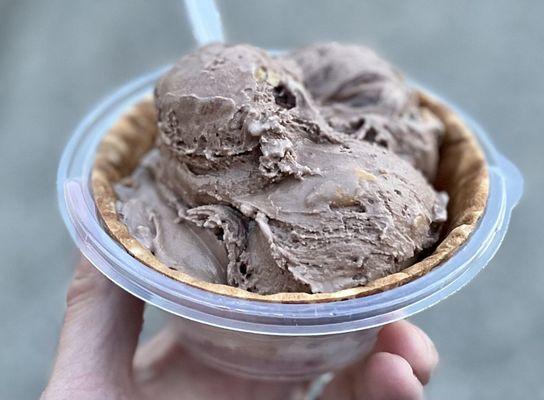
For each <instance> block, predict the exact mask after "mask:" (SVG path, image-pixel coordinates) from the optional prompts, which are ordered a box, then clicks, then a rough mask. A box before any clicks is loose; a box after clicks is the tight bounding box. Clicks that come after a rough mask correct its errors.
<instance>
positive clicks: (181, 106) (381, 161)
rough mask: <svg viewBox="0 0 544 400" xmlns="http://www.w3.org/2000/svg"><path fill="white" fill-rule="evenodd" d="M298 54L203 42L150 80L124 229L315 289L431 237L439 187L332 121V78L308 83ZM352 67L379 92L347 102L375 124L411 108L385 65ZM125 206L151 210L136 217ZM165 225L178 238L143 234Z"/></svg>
mask: <svg viewBox="0 0 544 400" xmlns="http://www.w3.org/2000/svg"><path fill="white" fill-rule="evenodd" d="M334 46H336V45H334ZM334 48H335V47H334ZM300 54H301V53H298V55H297V56H296V57H295V59H297V60H298V59H299V58H300ZM365 60H366V61H365ZM376 60H378V61H379V62H378V61H376ZM345 62H349V58H347V59H345ZM299 63H300V64H301V65H300V66H301V69H299V68H298V67H297V65H296V63H294V62H293V61H292V60H290V59H288V58H285V57H282V58H279V59H278V58H272V57H271V56H269V55H268V54H267V53H265V52H264V51H262V50H260V49H257V48H255V47H251V46H248V45H237V46H225V45H219V44H216V45H211V46H206V47H204V48H202V49H200V50H198V51H196V52H194V53H191V54H189V55H187V56H185V57H183V58H182V59H181V60H180V61H178V62H177V63H176V65H175V66H174V67H173V68H172V70H171V71H170V72H168V73H167V74H166V75H165V76H164V77H163V78H162V79H161V80H160V82H159V83H158V84H157V87H156V90H155V104H156V108H157V111H158V128H159V137H158V143H157V149H156V150H153V151H152V153H150V155H148V157H147V158H146V162H145V163H144V164H142V165H141V166H140V168H139V169H138V170H137V171H136V173H135V174H133V176H132V178H131V181H130V182H127V181H124V182H122V183H121V184H120V185H117V188H116V190H117V192H118V195H119V199H120V202H119V204H118V208H119V213H120V214H121V216H122V218H123V219H124V221H125V222H126V224H127V226H128V227H129V230H130V231H131V233H132V234H133V235H134V236H135V237H136V238H137V239H139V240H140V241H142V243H143V244H144V245H146V246H147V247H148V248H150V249H154V252H155V254H156V255H157V257H158V258H159V259H161V260H162V261H163V262H165V263H169V265H172V266H173V267H174V268H180V269H183V270H184V272H188V273H192V274H193V275H194V274H195V272H194V271H195V270H199V269H202V270H203V271H207V272H206V273H205V274H204V273H197V274H198V276H199V277H202V278H205V277H206V276H207V277H208V279H209V280H210V281H211V282H215V283H228V284H230V285H233V286H237V287H240V288H243V289H246V290H248V291H253V292H257V293H261V294H270V293H278V292H293V291H297V292H313V293H319V292H332V291H336V290H340V289H345V288H350V287H355V286H359V285H362V284H365V283H367V282H369V281H372V280H374V279H377V278H379V277H382V276H385V275H387V274H390V273H393V272H396V271H399V270H400V269H402V268H404V267H405V266H407V265H409V264H410V263H413V262H414V260H415V259H417V257H418V255H419V254H421V252H422V251H424V250H426V249H429V248H431V247H432V246H433V245H434V244H435V243H436V241H437V240H438V236H439V232H440V227H441V225H442V223H443V222H444V221H445V219H446V210H445V205H446V202H447V197H446V196H445V195H444V194H440V193H437V192H436V191H434V189H433V188H432V186H431V185H430V184H429V183H428V182H427V181H426V179H425V178H424V176H423V175H422V174H421V173H420V172H419V171H418V170H416V169H415V168H414V166H413V165H412V164H416V163H415V162H414V160H412V159H409V158H408V157H403V158H406V159H407V160H404V159H403V158H401V157H399V156H398V155H397V154H395V153H394V152H392V151H390V150H389V149H388V148H389V147H391V146H382V145H381V144H380V143H378V142H377V141H371V140H368V139H364V138H363V139H364V140H361V137H360V136H359V135H357V134H355V133H354V132H348V131H346V130H343V129H340V128H339V127H338V126H337V125H335V124H334V123H333V122H332V120H331V118H330V113H332V110H333V108H330V107H329V108H327V107H328V105H327V103H326V101H324V99H325V98H329V99H331V98H334V96H331V93H338V90H335V89H331V88H332V87H333V86H334V85H332V83H334V79H332V77H333V76H331V79H332V80H331V82H328V83H323V84H322V85H321V87H319V79H318V78H316V77H314V78H311V79H310V78H309V76H310V75H311V72H309V71H308V68H307V67H305V66H304V65H303V64H302V63H301V62H299ZM365 66H366V68H367V69H369V70H372V69H375V70H376V71H377V72H380V71H381V73H382V75H381V76H383V80H389V81H388V82H389V83H387V84H386V86H387V85H389V86H390V87H391V89H390V90H389V89H388V90H387V91H382V92H380V93H381V94H380V95H379V96H374V97H373V98H372V99H370V100H368V101H366V100H365V101H364V102H362V103H361V102H355V103H353V102H352V103H350V104H349V107H351V108H353V110H354V112H355V111H357V112H359V113H360V114H361V115H364V116H366V115H371V116H379V117H382V118H385V119H386V122H387V121H390V120H393V121H395V118H401V119H402V118H407V117H406V116H405V112H415V111H417V110H418V107H417V103H415V102H414V100H410V99H409V98H410V97H411V93H410V92H409V90H408V89H405V87H404V83H403V82H402V80H401V79H400V77H398V75H397V74H396V73H395V72H394V71H393V69H392V68H391V67H389V66H388V64H387V63H385V62H383V61H381V60H380V59H379V58H377V57H375V58H372V57H370V58H368V59H364V58H363V59H362V60H360V64H359V65H358V68H359V69H361V70H364V68H365ZM354 68H355V67H354ZM301 70H302V72H301ZM312 76H313V75H312ZM315 76H320V75H319V74H318V75H315ZM341 76H345V77H348V74H347V73H344V74H341V73H340V74H339V75H338V76H337V77H336V78H335V79H337V80H338V79H340V78H341ZM348 78H349V77H348ZM322 79H325V78H322ZM380 79H381V78H380ZM395 79H396V80H395ZM312 82H313V83H312ZM349 82H352V83H353V88H352V89H357V88H358V89H357V90H358V91H364V90H366V89H368V86H367V85H366V84H362V85H361V86H357V85H358V84H357V82H353V80H352V81H350V80H349V79H348V80H347V83H346V85H347V86H350V85H349ZM347 86H346V89H345V90H348V89H347ZM378 86H379V85H378ZM327 93H328V94H327ZM389 94H392V95H391V97H392V99H389V98H388V96H389ZM344 97H345V96H344ZM366 97H369V96H367V95H366V94H362V95H361V97H360V98H361V99H362V98H366ZM405 97H406V99H404V98H405ZM399 99H400V100H399ZM403 99H404V100H403ZM335 101H336V100H335ZM363 103H364V104H363ZM372 104H374V105H373V106H372ZM404 109H407V110H409V111H405V110H404ZM369 110H372V111H369ZM385 110H388V111H385ZM429 114H430V112H429ZM339 115H341V117H342V118H343V117H344V114H339ZM432 118H434V117H432ZM417 128H419V127H414V129H417ZM437 129H438V128H437ZM406 136H413V135H409V134H406ZM406 140H408V139H406ZM437 143H438V142H437V141H435V142H434V144H435V147H436V148H435V149H434V151H435V152H436V154H438V144H437ZM396 146H397V147H395V148H396V149H398V148H402V149H404V148H406V149H407V150H406V151H407V152H409V151H410V148H408V147H406V146H405V147H401V146H402V145H401V144H397V145H396ZM407 154H408V153H407ZM410 154H411V153H410ZM401 156H402V154H401ZM418 156H420V154H418ZM433 162H434V161H433ZM411 163H412V164H411ZM416 166H417V165H416ZM144 170H145V171H144ZM138 171H139V172H138ZM143 177H145V179H143ZM157 202H161V206H158V205H157ZM164 204H166V205H167V207H163V205H164ZM129 208H130V209H137V210H147V211H146V212H147V213H148V214H149V215H151V216H153V217H152V218H148V219H147V220H146V219H145V218H141V217H139V218H137V219H136V218H135V217H132V216H131V215H134V214H135V213H134V212H130V210H129ZM166 214H168V215H166ZM139 215H141V212H140V214H139ZM135 221H137V222H136V223H135ZM161 221H163V222H161ZM161 225H164V226H161ZM166 225H167V226H168V230H169V231H171V230H172V229H174V230H175V229H178V230H179V231H180V232H181V231H183V232H184V234H179V235H178V236H177V237H182V238H184V239H183V240H180V245H179V246H176V245H175V244H172V243H171V242H170V243H167V242H168V241H169V240H174V237H175V236H174V235H169V236H168V235H164V234H162V235H159V234H155V235H153V232H165V231H166V230H165V229H163V228H164V227H165V226H166ZM210 232H211V233H212V235H210ZM144 233H145V238H144V237H143V236H142V235H143V234H144ZM187 238H193V240H192V241H191V240H187ZM193 244H194V245H193ZM187 245H189V247H192V248H191V250H190V251H189V249H186V247H185V246H187ZM218 246H219V247H220V248H221V249H219V250H218ZM195 248H196V249H198V250H197V253H194V252H195ZM169 249H170V250H169ZM188 252H189V253H191V254H195V256H194V257H191V260H187V257H184V254H185V255H186V254H187V253H188ZM181 257H184V258H183V260H181ZM198 260H200V261H198ZM199 262H200V263H203V264H204V265H203V266H202V267H199V265H198V263H199ZM189 264H190V265H189ZM214 268H215V273H214ZM191 271H192V272H191ZM223 279H224V281H223Z"/></svg>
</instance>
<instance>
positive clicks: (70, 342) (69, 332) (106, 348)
mask: <svg viewBox="0 0 544 400" xmlns="http://www.w3.org/2000/svg"><path fill="white" fill-rule="evenodd" d="M142 313H143V302H142V301H141V300H139V299H137V298H135V297H133V296H132V295H130V294H129V293H127V292H125V291H124V290H122V289H121V288H119V287H117V286H116V285H115V284H113V283H112V282H110V281H109V280H108V279H106V278H105V277H104V276H102V275H101V274H100V273H99V272H98V271H97V270H96V269H95V268H94V267H92V266H91V265H90V264H89V262H88V261H87V260H85V259H83V258H82V261H81V262H80V264H79V265H78V266H77V268H76V271H75V274H74V279H73V281H72V283H71V284H70V287H69V288H68V294H67V310H66V315H65V319H64V325H63V327H62V331H61V336H60V341H59V349H58V355H57V360H56V361H55V366H54V368H53V376H52V377H51V383H50V386H55V385H59V386H60V387H61V388H62V390H63V391H70V390H72V391H73V390H78V391H79V390H82V391H84V392H93V391H95V390H100V389H105V388H107V387H108V386H113V387H117V388H118V389H121V390H122V387H123V386H125V385H127V386H128V385H130V379H131V374H132V359H133V356H134V351H135V349H136V345H137V344H138V336H139V334H140V330H141V327H142ZM125 387H126V386H125Z"/></svg>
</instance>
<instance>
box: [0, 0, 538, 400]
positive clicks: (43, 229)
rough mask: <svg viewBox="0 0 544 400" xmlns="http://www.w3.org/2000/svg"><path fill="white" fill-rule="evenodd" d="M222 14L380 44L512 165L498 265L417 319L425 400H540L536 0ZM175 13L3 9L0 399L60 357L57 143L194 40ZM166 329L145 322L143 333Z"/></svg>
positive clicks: (308, 6)
mask: <svg viewBox="0 0 544 400" xmlns="http://www.w3.org/2000/svg"><path fill="white" fill-rule="evenodd" d="M291 3H292V4H293V7H294V10H291V11H288V10H287V9H286V7H287V5H288V4H291ZM221 5H222V10H223V12H224V15H225V17H224V18H225V24H226V25H227V26H228V37H229V38H231V40H232V41H248V42H252V43H254V44H257V45H261V46H268V47H276V48H277V47H286V46H294V45H298V44H303V43H308V42H310V41H313V40H316V39H336V40H339V41H342V40H344V41H352V42H363V43H367V44H370V45H372V46H375V47H376V48H377V49H378V50H380V51H381V52H382V53H383V54H385V55H386V56H387V57H388V58H389V59H390V60H392V61H393V62H395V63H396V64H397V65H399V66H400V67H401V68H402V69H403V70H404V71H406V73H407V74H408V75H410V76H411V77H413V78H414V79H416V80H418V81H420V82H423V83H425V84H426V85H427V86H429V87H431V88H433V89H434V90H436V91H437V92H439V93H441V94H443V95H444V96H445V97H447V98H449V99H451V100H452V101H454V102H455V103H457V104H458V105H460V106H462V108H463V109H464V110H466V111H467V112H468V113H469V114H471V115H472V116H473V117H475V118H476V119H477V120H478V121H479V122H480V123H481V125H483V126H484V127H485V128H486V129H487V130H488V131H489V132H490V134H491V136H492V137H493V139H494V140H495V141H496V143H497V145H498V146H499V148H500V149H501V150H503V151H504V152H505V153H506V154H507V155H508V156H509V157H510V158H511V159H513V160H514V161H515V163H516V164H517V165H518V166H520V168H521V169H522V171H523V173H524V175H525V179H526V191H525V196H524V198H523V201H522V203H521V204H520V206H519V207H518V209H517V210H516V212H515V214H514V218H513V221H512V225H511V229H510V231H509V233H508V236H507V238H506V240H505V242H504V245H503V247H502V249H501V250H500V251H499V253H498V254H497V256H496V257H495V260H494V261H493V262H492V264H491V265H490V266H489V267H488V269H486V270H485V272H484V273H482V274H481V275H480V276H479V277H478V278H477V279H476V280H475V281H474V282H473V283H472V284H471V285H470V286H469V287H467V288H465V289H464V290H463V291H462V292H461V293H459V294H457V295H455V296H453V297H451V298H449V299H448V300H446V301H444V302H443V303H441V304H440V305H438V306H436V307H434V308H432V309H431V310H428V311H426V312H425V313H423V314H421V315H419V316H417V317H416V318H414V320H415V321H416V322H417V323H419V324H420V325H421V326H422V327H423V328H424V329H425V330H426V331H427V332H428V333H429V334H430V335H431V336H432V338H433V339H434V340H435V341H436V343H437V347H438V349H439V350H440V352H441V357H442V358H441V365H440V368H439V370H438V372H437V374H436V376H435V377H434V379H433V381H432V383H431V384H430V385H429V387H428V397H429V398H430V399H478V400H484V399H526V398H527V399H528V398H531V399H536V398H542V399H544V381H543V380H542V377H543V376H544V340H542V335H543V333H544V302H543V297H544V296H543V294H542V289H541V287H542V285H543V284H544V268H543V264H542V260H543V259H544V245H543V243H544V234H543V230H542V226H544V213H543V212H542V210H541V208H540V207H542V196H543V195H544V190H543V188H544V174H543V173H542V171H544V158H543V157H542V151H543V149H544V135H543V133H542V120H543V114H544V77H543V74H542V71H543V70H544V24H542V21H541V19H542V15H544V2H541V1H537V0H534V1H506V0H480V1H478V2H474V1H470V0H458V1H455V2H452V1H447V0H440V1H432V2H431V1H426V0H413V1H410V2H408V1H404V2H399V1H393V0H387V1H379V2H378V1H373V2H371V1H366V2H361V1H338V2H327V1H298V2H289V1H287V0H282V1H267V2H244V1H241V0H240V1H222V2H221ZM242 5H246V8H245V11H242ZM184 18H185V17H184V12H183V9H182V7H181V5H180V2H178V1H162V2H151V1H145V0H137V1H136V0H131V1H129V0H117V1H110V2H105V1H94V2H90V1H83V0H78V1H58V0H51V1H30V0H27V1H15V0H12V1H9V0H0V90H1V94H2V95H1V96H0V183H1V186H0V187H1V188H2V195H1V200H0V221H1V222H0V227H1V228H0V252H1V254H2V261H1V262H0V315H2V316H3V317H2V322H0V343H1V345H0V398H2V399H35V398H37V397H38V396H39V393H40V392H41V390H42V388H43V386H44V384H45V383H46V381H47V377H48V373H49V368H50V365H51V361H52V357H53V355H54V353H55V346H56V340H57V335H58V331H59V327H60V324H61V321H62V314H63V307H64V296H65V290H66V286H67V283H68V281H69V279H70V275H71V271H72V265H73V262H74V259H75V255H74V254H75V249H74V246H73V244H72V243H71V241H70V239H69V237H68V235H67V233H66V231H65V229H64V226H63V224H62V222H61V220H60V217H59V215H58V212H57V208H56V202H55V191H54V190H55V170H56V166H57V162H58V158H59V155H60V152H61V150H62V147H63V145H64V143H65V142H66V140H67V139H68V137H69V135H70V133H71V131H72V129H73V128H74V127H75V126H76V124H77V122H78V121H79V120H80V119H81V118H82V117H83V116H84V115H85V113H86V112H87V111H88V110H89V109H90V108H91V107H92V106H93V105H94V104H95V103H96V102H97V101H98V100H99V99H100V98H102V97H103V96H104V95H106V94H108V93H109V92H111V91H112V89H113V88H115V87H118V86H119V85H122V84H123V83H124V82H126V81H128V80H130V79H131V78H134V77H136V76H138V75H139V74H142V73H144V72H146V71H149V70H151V69H153V68H156V67H158V66H161V65H163V64H165V63H168V62H171V61H172V60H174V59H175V58H176V57H178V56H179V55H181V54H182V53H183V52H185V51H187V50H188V49H190V48H191V47H192V46H193V42H192V39H191V36H190V32H189V29H188V27H187V22H186V20H185V19H184ZM294 27H295V28H294ZM160 319H161V315H159V314H158V313H157V312H151V314H150V317H149V322H148V323H147V326H146V329H147V330H153V329H154V328H155V327H156V326H157V325H159V324H160V322H158V321H159V320H160Z"/></svg>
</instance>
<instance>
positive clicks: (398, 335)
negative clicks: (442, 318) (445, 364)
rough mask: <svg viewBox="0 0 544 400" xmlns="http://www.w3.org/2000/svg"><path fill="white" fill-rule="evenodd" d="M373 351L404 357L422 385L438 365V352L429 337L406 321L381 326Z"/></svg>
mask: <svg viewBox="0 0 544 400" xmlns="http://www.w3.org/2000/svg"><path fill="white" fill-rule="evenodd" d="M375 351H376V352H387V353H391V354H397V355H399V356H400V357H402V358H404V359H405V360H406V361H408V364H409V365H410V366H411V368H412V370H413V371H414V374H415V376H416V377H417V378H418V379H419V381H420V382H421V383H422V384H423V385H425V384H427V383H428V382H429V380H430V379H431V374H432V372H433V370H434V369H435V368H436V366H437V365H438V352H437V351H436V348H435V346H434V344H433V342H432V341H431V339H429V337H428V336H427V335H426V334H425V332H423V331H422V330H421V329H419V328H418V327H417V326H415V325H413V324H411V323H410V322H408V321H399V322H395V323H393V324H390V325H387V326H385V327H384V328H382V330H381V331H380V333H379V335H378V341H377V343H376V346H375Z"/></svg>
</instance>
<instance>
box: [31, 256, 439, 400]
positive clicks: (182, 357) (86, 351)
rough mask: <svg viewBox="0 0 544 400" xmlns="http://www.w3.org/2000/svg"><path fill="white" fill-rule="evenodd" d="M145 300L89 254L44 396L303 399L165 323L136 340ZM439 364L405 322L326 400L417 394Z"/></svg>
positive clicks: (295, 388)
mask: <svg viewBox="0 0 544 400" xmlns="http://www.w3.org/2000/svg"><path fill="white" fill-rule="evenodd" d="M143 308H144V305H143V302H142V301H141V300H139V299H137V298H135V297H133V296H132V295H130V294H128V293H127V292H125V291H124V290H122V289H120V288H119V287H117V286H116V285H115V284H113V283H111V282H110V281H109V280H107V279H106V278H105V277H103V276H102V275H101V274H100V273H99V272H98V271H96V270H95V269H94V268H93V267H92V266H91V265H90V264H89V263H88V262H87V261H86V260H83V261H82V262H81V263H80V264H79V265H78V267H77V268H76V272H75V276H74V280H73V282H72V284H71V285H70V288H69V289H68V295H67V310H66V315H65V319H64V326H63V328H62V332H61V336H60V341H59V347H58V354H57V359H56V361H55V364H54V367H53V373H52V375H51V379H50V381H49V383H48V385H47V387H46V389H45V391H44V392H43V394H42V397H41V399H42V400H64V399H78V400H128V399H131V400H148V399H152V400H173V399H182V400H183V399H214V400H216V399H217V400H220V399H234V398H235V399H241V400H243V399H255V398H259V399H304V397H303V396H302V397H300V396H301V393H303V392H304V390H305V388H306V384H302V383H299V384H285V383H282V384H277V383H271V382H259V381H252V380H246V379H242V378H237V377H233V376H230V375H227V374H224V373H221V372H218V371H215V370H212V369H209V367H206V366H205V365H203V364H201V363H200V362H199V361H197V360H195V359H194V358H192V357H191V355H189V354H188V353H186V351H185V350H184V349H183V347H182V346H181V345H180V344H179V343H178V341H177V340H176V336H175V334H174V333H173V331H172V330H170V329H168V328H166V329H164V330H163V331H162V332H160V333H159V334H158V335H157V336H156V337H155V338H153V339H151V340H150V341H149V342H148V343H146V344H144V345H142V346H138V337H139V334H140V331H141V328H142V322H143V318H142V315H143ZM437 363H438V353H437V352H436V349H435V348H434V345H433V344H432V342H431V340H430V339H429V338H428V337H427V335H426V334H425V333H424V332H423V331H421V330H420V329H419V328H417V327H416V326H414V325H412V324H410V323H409V322H406V321H400V322H396V323H393V324H391V325H388V326H386V327H384V328H383V329H382V330H381V331H380V334H379V336H378V341H377V343H376V346H375V348H374V351H373V352H372V354H371V355H369V356H368V357H366V358H365V359H364V360H361V361H360V362H358V363H356V364H355V365H352V366H351V367H349V368H347V369H346V370H344V371H341V372H339V373H337V376H336V378H335V379H334V380H333V381H332V382H331V383H330V384H329V385H328V386H327V387H326V388H325V392H324V393H323V395H322V396H321V397H320V398H321V399H338V400H341V399H365V400H366V399H370V400H388V399H391V400H393V399H394V400H416V399H422V398H423V385H425V384H426V383H427V382H428V381H429V379H430V375H431V372H432V370H433V369H434V367H435V366H436V364H437Z"/></svg>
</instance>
